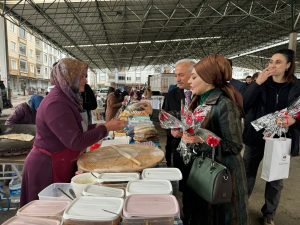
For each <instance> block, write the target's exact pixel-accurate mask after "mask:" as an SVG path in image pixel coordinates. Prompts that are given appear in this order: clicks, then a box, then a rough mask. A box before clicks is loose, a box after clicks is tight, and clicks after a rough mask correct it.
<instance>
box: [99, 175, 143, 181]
mask: <svg viewBox="0 0 300 225" xmlns="http://www.w3.org/2000/svg"><path fill="white" fill-rule="evenodd" d="M139 179H140V174H139V173H101V174H99V175H98V182H99V183H103V182H107V183H110V182H111V183H113V182H128V181H134V180H139Z"/></svg>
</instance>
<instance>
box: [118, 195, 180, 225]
mask: <svg viewBox="0 0 300 225" xmlns="http://www.w3.org/2000/svg"><path fill="white" fill-rule="evenodd" d="M178 215H179V206H178V202H177V199H176V198H175V196H173V195H131V196H129V197H127V198H126V200H125V203H124V207H123V220H122V224H123V225H143V224H145V225H146V224H151V225H173V223H174V217H177V216H178Z"/></svg>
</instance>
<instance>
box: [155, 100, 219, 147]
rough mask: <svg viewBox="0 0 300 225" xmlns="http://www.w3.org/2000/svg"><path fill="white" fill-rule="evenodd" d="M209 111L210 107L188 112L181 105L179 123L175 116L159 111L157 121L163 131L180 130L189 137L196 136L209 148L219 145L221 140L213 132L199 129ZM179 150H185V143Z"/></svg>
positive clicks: (200, 107) (199, 107)
mask: <svg viewBox="0 0 300 225" xmlns="http://www.w3.org/2000/svg"><path fill="white" fill-rule="evenodd" d="M210 110H211V106H206V105H204V106H198V107H197V108H196V109H195V110H194V112H191V111H189V110H188V108H187V107H186V106H184V105H183V104H182V107H181V121H180V120H179V119H177V118H176V117H175V116H172V115H171V114H169V113H167V112H166V111H164V110H161V111H160V113H159V121H160V124H161V127H162V128H164V129H181V130H183V131H184V132H186V133H188V134H190V135H197V136H199V137H200V138H201V139H203V140H204V142H205V143H206V144H208V145H209V146H211V147H216V146H217V145H219V143H220V141H221V139H220V138H219V137H218V136H217V135H215V134H214V133H213V132H211V131H209V130H207V129H203V128H201V124H202V122H203V121H204V119H205V118H206V116H207V115H208V113H209V112H210ZM180 146H181V148H186V146H185V143H183V142H182V143H181V144H180Z"/></svg>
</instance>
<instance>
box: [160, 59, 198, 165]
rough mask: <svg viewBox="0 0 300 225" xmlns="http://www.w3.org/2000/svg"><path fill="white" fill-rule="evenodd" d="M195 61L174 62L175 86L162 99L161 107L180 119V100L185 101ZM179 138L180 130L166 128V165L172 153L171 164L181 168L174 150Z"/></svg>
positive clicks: (168, 163)
mask: <svg viewBox="0 0 300 225" xmlns="http://www.w3.org/2000/svg"><path fill="white" fill-rule="evenodd" d="M194 64H195V62H194V61H193V60H190V59H182V60H179V61H178V62H177V63H176V64H175V75H176V83H177V87H175V88H173V89H171V90H170V91H169V92H168V94H167V96H166V98H165V101H164V104H163V109H164V110H165V111H167V112H169V113H171V114H172V115H174V116H175V117H177V118H179V119H180V106H181V100H183V102H184V103H185V94H184V93H185V92H187V91H188V92H190V91H189V88H190V86H189V84H188V80H189V79H190V77H191V72H192V69H193V66H194ZM180 139H181V132H179V131H178V130H168V133H167V144H166V161H167V166H171V165H172V155H173V166H174V167H177V168H179V169H180V168H182V165H183V164H182V163H183V162H182V159H181V157H180V154H179V153H178V152H177V151H176V149H177V146H178V144H179V142H180Z"/></svg>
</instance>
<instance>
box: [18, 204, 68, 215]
mask: <svg viewBox="0 0 300 225" xmlns="http://www.w3.org/2000/svg"><path fill="white" fill-rule="evenodd" d="M69 204H70V202H69V201H51V200H34V201H32V202H29V203H28V204H26V205H24V206H23V207H22V208H20V209H19V210H18V212H17V215H21V216H62V214H63V212H64V210H65V209H66V208H67V206H68V205H69Z"/></svg>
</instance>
